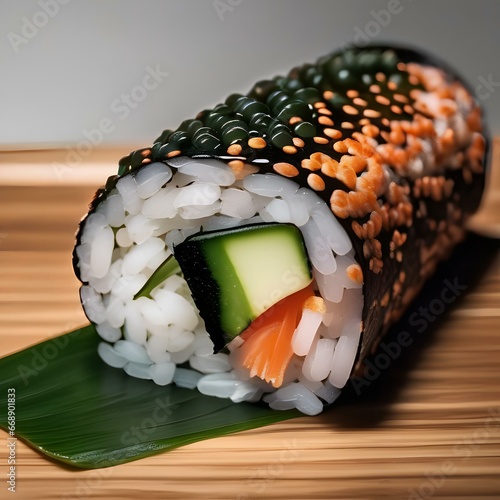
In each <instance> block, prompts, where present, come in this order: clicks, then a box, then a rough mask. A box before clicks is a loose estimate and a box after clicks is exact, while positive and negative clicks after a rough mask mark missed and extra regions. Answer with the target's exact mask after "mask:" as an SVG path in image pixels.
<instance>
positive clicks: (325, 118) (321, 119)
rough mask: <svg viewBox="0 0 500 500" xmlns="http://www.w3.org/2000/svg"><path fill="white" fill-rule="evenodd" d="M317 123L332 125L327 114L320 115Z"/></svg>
mask: <svg viewBox="0 0 500 500" xmlns="http://www.w3.org/2000/svg"><path fill="white" fill-rule="evenodd" d="M318 123H319V124H321V125H326V126H327V127H333V120H332V119H331V118H328V116H320V117H319V118H318Z"/></svg>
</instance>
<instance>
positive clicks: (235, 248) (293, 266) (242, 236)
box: [174, 223, 312, 350]
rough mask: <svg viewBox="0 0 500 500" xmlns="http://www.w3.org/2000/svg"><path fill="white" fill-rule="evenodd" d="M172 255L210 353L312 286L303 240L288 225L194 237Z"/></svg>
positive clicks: (251, 227)
mask: <svg viewBox="0 0 500 500" xmlns="http://www.w3.org/2000/svg"><path fill="white" fill-rule="evenodd" d="M174 254H175V258H176V260H177V262H178V263H179V265H180V267H181V270H182V273H183V275H184V278H185V279H186V281H187V283H188V285H189V288H190V290H191V294H192V296H193V299H194V302H195V303H196V306H197V307H198V309H199V311H200V315H201V317H202V318H203V319H204V321H205V326H206V329H207V331H208V333H209V334H210V337H211V338H212V341H213V342H214V344H215V348H216V350H220V349H221V348H222V347H224V346H225V345H226V344H227V343H228V342H230V341H231V340H232V339H233V338H235V337H236V336H238V335H239V334H240V333H242V332H243V331H244V330H245V329H246V328H247V327H248V325H249V324H250V323H251V322H252V321H253V320H254V319H256V318H257V317H258V316H260V315H261V314H262V313H263V312H265V311H266V310H267V309H269V308H270V307H271V306H273V305H274V304H276V303H277V302H279V301H280V300H281V299H283V298H285V297H287V296H289V295H291V294H292V293H295V292H297V291H299V290H301V289H302V288H304V287H306V286H307V285H308V284H309V283H311V281H312V273H311V266H310V263H309V259H308V256H307V251H306V247H305V244H304V240H303V237H302V234H301V232H300V230H299V229H298V228H297V227H296V226H294V225H293V224H279V223H269V224H252V225H247V226H240V227H237V228H232V229H229V230H221V231H209V232H205V233H197V234H195V235H192V236H190V237H189V238H187V239H186V240H185V241H184V242H182V243H180V244H179V245H177V246H176V247H175V248H174Z"/></svg>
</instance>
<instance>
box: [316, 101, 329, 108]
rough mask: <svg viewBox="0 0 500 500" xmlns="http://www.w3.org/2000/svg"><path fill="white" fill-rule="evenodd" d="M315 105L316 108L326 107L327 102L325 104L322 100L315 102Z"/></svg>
mask: <svg viewBox="0 0 500 500" xmlns="http://www.w3.org/2000/svg"><path fill="white" fill-rule="evenodd" d="M313 106H314V107H315V108H316V109H320V108H326V104H325V103H324V102H321V101H318V102H315V103H314V104H313Z"/></svg>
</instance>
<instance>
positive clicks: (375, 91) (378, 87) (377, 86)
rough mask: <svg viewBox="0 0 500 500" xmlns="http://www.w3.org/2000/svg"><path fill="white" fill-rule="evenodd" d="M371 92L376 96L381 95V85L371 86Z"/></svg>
mask: <svg viewBox="0 0 500 500" xmlns="http://www.w3.org/2000/svg"><path fill="white" fill-rule="evenodd" d="M370 92H373V93H374V94H379V93H380V85H377V84H376V83H374V84H373V85H370Z"/></svg>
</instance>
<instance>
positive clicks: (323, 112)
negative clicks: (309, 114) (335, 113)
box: [318, 108, 332, 116]
mask: <svg viewBox="0 0 500 500" xmlns="http://www.w3.org/2000/svg"><path fill="white" fill-rule="evenodd" d="M318 113H319V114H321V115H328V116H331V115H332V112H331V111H330V110H329V109H328V108H320V109H318Z"/></svg>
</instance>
